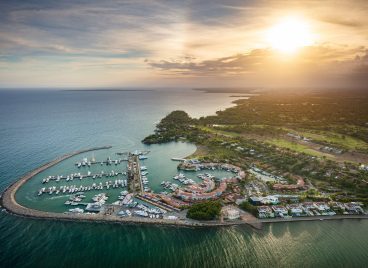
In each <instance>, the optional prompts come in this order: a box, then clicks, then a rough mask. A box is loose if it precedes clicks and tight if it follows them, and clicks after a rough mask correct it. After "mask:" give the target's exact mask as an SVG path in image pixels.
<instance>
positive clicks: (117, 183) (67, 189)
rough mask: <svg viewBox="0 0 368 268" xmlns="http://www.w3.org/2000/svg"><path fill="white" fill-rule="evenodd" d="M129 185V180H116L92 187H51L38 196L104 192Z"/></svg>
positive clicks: (40, 191)
mask: <svg viewBox="0 0 368 268" xmlns="http://www.w3.org/2000/svg"><path fill="white" fill-rule="evenodd" d="M127 185H128V181H127V180H115V181H107V182H105V183H102V182H100V183H93V184H92V185H89V186H86V185H80V186H76V185H70V186H67V185H61V186H60V187H56V186H51V187H48V188H46V187H43V188H41V189H40V190H39V191H38V195H42V194H44V193H48V194H50V195H51V194H59V193H68V194H73V193H77V192H84V191H91V190H103V189H105V188H106V189H107V190H108V189H110V188H118V187H126V186H127Z"/></svg>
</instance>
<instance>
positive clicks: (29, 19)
mask: <svg viewBox="0 0 368 268" xmlns="http://www.w3.org/2000/svg"><path fill="white" fill-rule="evenodd" d="M367 14H368V1H366V0H354V1H351V0H350V1H342V0H341V1H337V0H335V1H332V0H331V1H330V0H324V1H315V0H304V1H303V0H302V1H281V0H280V1H278V0H272V1H271V0H270V1H265V0H254V1H252V0H243V1H240V0H234V1H232V0H228V1H217V0H207V1H205V0H198V1H184V0H178V1H176V0H171V1H164V0H162V1H158V0H157V1H156V0H131V1H96V0H88V1H78V0H74V1H67V0H65V1H52V0H44V1H42V0H39V1H32V0H28V1H16V0H12V1H11V0H9V1H7V0H0V87H1V88H7V87H8V88H12V87H30V88H37V87H40V88H42V87H55V88H60V87H83V88H84V87H87V88H91V87H93V88H96V87H97V88H98V87H180V88H181V87H218V86H221V87H223V86H231V87H283V86H285V87H294V86H300V87H303V86H313V87H364V86H365V85H366V84H367V82H368V54H367V45H368V16H367Z"/></svg>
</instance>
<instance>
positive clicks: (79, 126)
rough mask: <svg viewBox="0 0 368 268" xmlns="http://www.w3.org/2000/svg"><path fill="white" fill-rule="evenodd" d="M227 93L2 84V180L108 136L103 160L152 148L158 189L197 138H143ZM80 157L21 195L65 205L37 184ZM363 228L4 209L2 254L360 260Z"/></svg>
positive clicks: (158, 261) (236, 261) (179, 261)
mask: <svg viewBox="0 0 368 268" xmlns="http://www.w3.org/2000/svg"><path fill="white" fill-rule="evenodd" d="M231 101H232V99H231V98H229V97H228V95H226V94H204V93H200V92H177V91H139V92H131V91H129V92H78V91H74V92H67V91H57V92H48V91H32V92H11V91H4V92H0V139H1V140H0V189H1V190H3V189H4V188H5V187H6V186H8V185H9V184H10V183H11V182H13V181H14V180H16V179H17V178H18V177H19V176H21V175H22V174H24V173H26V172H27V171H29V170H31V169H34V168H36V167H37V166H39V165H41V164H43V163H45V162H47V161H50V160H52V159H54V158H56V157H57V156H60V155H62V154H65V153H68V152H71V151H74V150H78V149H83V148H89V147H94V146H102V145H107V144H109V145H112V146H113V148H112V149H110V150H107V151H100V152H98V153H97V152H96V153H95V157H96V158H97V160H100V159H101V158H104V157H105V156H107V155H110V156H111V157H113V158H114V153H115V152H117V151H128V150H135V149H140V150H147V149H148V150H150V151H151V153H150V154H149V155H148V156H149V159H148V160H145V165H146V166H147V167H148V168H149V172H150V173H149V176H148V177H149V179H150V180H152V188H153V189H154V190H160V189H159V185H158V184H159V182H161V181H162V180H167V179H168V178H170V177H171V176H172V175H173V174H175V173H176V164H177V163H175V162H172V161H170V160H169V159H170V158H171V157H183V156H186V155H188V154H190V153H192V152H193V151H194V150H195V147H194V146H193V145H190V144H185V143H177V144H175V143H171V144H165V145H155V146H144V145H143V144H141V143H140V140H141V139H142V138H143V137H145V136H146V135H147V134H149V133H151V132H152V131H153V129H154V127H155V124H156V123H157V122H158V121H159V120H160V119H161V118H162V117H163V116H165V115H166V114H167V113H169V112H170V111H172V110H174V109H184V110H186V111H188V112H190V113H191V115H192V116H196V117H199V116H203V115H206V114H214V112H215V111H216V110H218V109H224V108H225V107H228V106H229V105H230V102H231ZM83 156H84V155H79V156H76V157H75V158H73V159H70V161H65V162H63V163H61V164H60V165H57V166H55V167H53V168H52V169H50V170H48V171H46V173H45V174H40V176H39V177H37V178H35V180H32V181H30V183H29V185H26V186H25V187H24V188H22V191H24V192H20V193H19V194H18V195H17V199H18V201H19V202H21V203H24V204H27V205H28V206H32V207H37V208H39V209H45V210H54V211H62V210H63V209H64V208H63V207H62V206H61V205H60V201H58V200H56V201H55V200H53V199H51V200H49V199H48V198H49V197H45V198H44V199H42V200H38V199H37V197H35V193H34V189H35V188H36V189H38V188H39V185H42V184H40V180H41V179H42V178H43V177H44V175H47V172H50V175H56V174H65V172H64V170H65V169H72V170H73V168H74V169H75V167H74V166H73V164H74V162H75V161H77V160H80V159H81V158H82V157H83ZM85 156H87V157H91V154H89V153H88V154H86V155H85ZM96 168H97V167H96ZM112 168H114V169H115V166H113V167H112ZM80 172H82V169H81V171H80ZM86 183H87V181H86ZM27 187H28V188H27ZM367 231H368V222H367V221H362V220H343V221H334V222H327V221H324V222H300V223H282V224H270V225H266V226H265V229H264V230H262V231H257V232H256V231H254V230H252V229H250V228H248V227H244V226H242V227H226V228H213V229H190V228H173V227H160V226H137V225H119V224H103V223H98V224H97V223H95V224H91V223H72V222H53V221H45V220H31V219H23V218H20V217H15V216H11V215H9V214H7V213H5V212H2V213H0V263H1V267H50V266H66V265H68V266H71V267H77V266H78V267H121V266H124V267H127V266H129V267H131V266H135V267H142V266H143V267H144V266H146V267H162V266H167V267H172V266H178V267H225V266H226V267H269V266H271V265H272V266H275V267H285V266H289V267H364V266H366V263H368V253H367V252H368V250H367V248H368V242H367V241H368V232H367Z"/></svg>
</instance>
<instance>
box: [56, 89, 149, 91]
mask: <svg viewBox="0 0 368 268" xmlns="http://www.w3.org/2000/svg"><path fill="white" fill-rule="evenodd" d="M62 91H154V90H153V89H63V90H62Z"/></svg>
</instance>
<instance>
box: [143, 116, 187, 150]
mask: <svg viewBox="0 0 368 268" xmlns="http://www.w3.org/2000/svg"><path fill="white" fill-rule="evenodd" d="M192 122H193V119H191V118H190V117H189V115H188V114H187V113H186V112H184V111H173V112H171V113H170V114H168V115H167V116H166V117H165V118H163V119H162V120H161V122H160V123H159V124H158V125H157V126H156V130H155V133H154V134H152V135H150V136H148V137H146V138H145V139H144V140H143V141H142V142H143V143H145V144H153V143H165V142H169V141H177V140H178V139H179V138H180V137H181V135H182V132H183V131H185V130H187V129H188V128H190V124H191V123H192Z"/></svg>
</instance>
